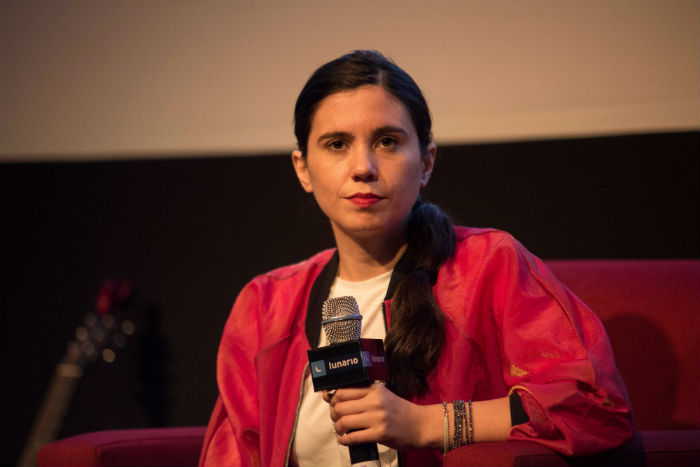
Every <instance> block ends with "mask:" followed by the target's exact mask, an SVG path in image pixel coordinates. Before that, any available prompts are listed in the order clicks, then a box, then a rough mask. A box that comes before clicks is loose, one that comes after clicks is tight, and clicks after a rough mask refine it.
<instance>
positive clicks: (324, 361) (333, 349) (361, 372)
mask: <svg viewBox="0 0 700 467" xmlns="http://www.w3.org/2000/svg"><path fill="white" fill-rule="evenodd" d="M307 354H308V356H309V366H310V369H311V379H312V381H313V384H314V391H317V392H318V391H322V390H324V389H337V388H341V387H348V386H364V385H367V384H371V383H373V382H374V381H386V380H388V379H389V371H388V368H387V364H386V354H385V353H384V344H383V343H382V340H381V339H357V340H352V341H346V342H341V343H338V344H331V345H329V346H326V347H320V348H318V349H312V350H308V351H307Z"/></svg>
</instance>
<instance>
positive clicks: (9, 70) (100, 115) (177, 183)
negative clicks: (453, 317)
mask: <svg viewBox="0 0 700 467" xmlns="http://www.w3.org/2000/svg"><path fill="white" fill-rule="evenodd" d="M699 18H700V6H699V4H698V2H697V1H685V0H669V1H663V2H662V1H642V0H639V1H635V0H630V1H619V2H610V1H607V0H605V1H596V0H593V1H589V2H585V4H583V3H581V2H575V1H568V0H540V1H505V2H489V1H447V0H433V1H431V2H424V1H412V0H403V1H399V0H387V1H384V2H372V1H353V2H348V1H316V0H267V1H253V0H246V1H243V0H238V1H230V2H223V1H222V2H215V1H196V2H195V1H184V0H121V1H117V0H108V1H102V2H93V1H88V0H73V1H53V0H52V1H48V0H47V1H13V0H5V1H3V2H2V3H0V225H1V227H0V242H1V245H2V248H1V249H0V255H1V256H0V274H1V275H2V276H1V277H0V309H1V310H2V318H3V322H4V324H5V326H4V329H5V332H4V334H5V336H4V337H3V339H2V342H3V351H2V359H3V368H4V369H7V370H8V371H9V376H8V377H7V378H6V382H7V385H8V386H9V391H6V392H7V393H8V394H9V397H5V398H4V399H3V402H2V403H3V406H4V407H3V414H6V415H5V416H4V418H5V420H6V422H5V423H6V426H8V427H9V428H10V430H9V433H8V434H7V435H6V437H5V438H4V441H3V443H4V445H3V447H4V449H3V450H2V454H0V455H1V456H2V458H0V464H2V465H10V464H15V463H16V460H17V457H18V456H19V453H20V451H21V449H22V445H23V444H24V442H25V440H26V437H27V436H28V433H29V431H30V427H31V425H32V423H33V420H34V418H35V416H36V414H37V413H38V411H39V407H40V404H41V401H42V398H43V397H44V395H45V393H46V391H47V389H48V388H49V386H50V381H51V378H52V374H53V373H54V369H55V367H56V365H57V364H58V363H59V362H60V361H61V360H62V358H63V357H64V354H65V352H66V348H67V345H68V343H69V342H70V341H71V340H72V339H74V338H75V336H76V328H77V327H79V326H81V324H82V323H83V319H84V318H83V317H84V316H85V314H86V313H89V312H92V311H93V310H94V309H95V298H96V296H97V294H98V291H99V290H100V288H101V286H102V284H103V282H104V280H105V279H107V278H115V279H119V280H128V281H129V282H130V283H131V284H132V286H133V289H134V296H133V302H130V303H131V304H132V305H133V306H131V305H130V308H129V313H130V315H129V319H130V320H132V321H133V322H134V324H135V326H136V332H135V333H134V334H133V335H132V336H130V338H129V339H128V340H127V342H126V343H125V345H124V346H123V348H122V349H120V350H118V351H117V352H116V356H115V358H114V359H113V360H112V361H105V359H104V358H99V359H97V360H96V361H94V362H92V363H91V364H89V365H86V367H85V372H84V375H83V377H82V378H81V379H80V381H79V383H78V385H77V387H76V390H75V391H74V393H72V394H71V395H70V398H69V407H68V411H67V414H66V416H65V417H63V420H62V422H61V424H60V432H59V436H61V437H63V436H69V435H72V434H77V433H81V432H85V431H90V430H96V429H110V428H127V427H145V426H172V425H178V426H181V425H204V424H206V423H207V420H208V417H209V414H210V411H211V409H212V407H213V404H214V401H215V398H216V394H217V392H216V391H217V390H216V380H215V364H216V361H215V359H216V350H217V345H218V340H219V337H220V335H221V331H222V328H223V324H224V322H225V319H226V317H227V315H228V312H229V310H230V307H231V305H232V303H233V301H234V299H235V297H236V294H237V292H238V291H239V290H240V288H241V287H242V286H243V285H244V284H245V283H246V282H247V281H248V280H250V278H252V277H253V276H254V275H255V274H259V273H262V272H265V271H267V270H269V269H271V268H274V267H277V266H280V265H283V264H288V263H291V262H296V261H299V260H302V259H304V258H306V257H308V256H309V255H311V254H312V253H314V252H316V251H318V250H320V249H323V248H327V247H330V246H332V238H331V235H330V229H329V228H328V226H327V222H326V221H325V220H324V218H323V217H322V216H321V214H320V212H319V210H318V209H317V208H316V206H315V204H314V202H313V199H312V198H310V197H309V196H308V195H306V194H305V193H304V192H303V191H302V190H301V188H300V187H299V186H298V182H297V181H296V179H295V177H294V174H293V171H292V168H291V163H290V157H289V154H290V152H291V150H292V149H294V146H295V141H294V138H293V132H292V111H293V106H294V102H295V100H296V96H297V94H298V92H299V90H300V89H301V87H302V86H303V84H304V82H305V81H306V79H307V78H308V77H309V75H310V74H311V73H312V72H313V70H314V69H316V68H317V67H318V66H319V65H321V64H323V63H325V62H326V61H328V60H330V59H332V58H335V57H337V56H339V55H341V54H343V53H346V52H349V51H351V50H353V49H358V48H373V49H378V50H380V51H382V52H383V53H384V54H386V55H388V56H390V57H392V58H393V59H394V60H395V61H396V62H397V63H398V64H399V65H400V66H401V67H403V68H404V69H405V70H406V71H407V72H408V73H409V74H411V75H412V76H413V77H414V79H415V80H416V81H417V82H418V83H419V85H420V86H421V87H422V89H423V91H424V93H425V96H426V98H427V100H428V103H429V105H430V107H431V110H432V113H433V119H434V136H435V139H436V141H437V143H438V158H437V164H436V171H435V174H434V177H433V179H432V181H431V184H430V185H429V186H428V189H427V190H426V193H425V197H426V198H427V199H429V200H431V201H434V202H436V203H438V204H440V205H441V206H443V207H444V208H445V210H446V211H447V212H448V213H450V214H451V215H452V216H453V218H454V219H455V221H456V222H457V223H460V224H465V225H473V226H484V227H486V226H489V227H496V228H501V229H505V230H508V231H510V232H511V233H513V234H514V235H515V236H516V237H517V238H518V239H520V240H521V241H522V242H523V243H524V244H525V245H526V246H527V247H528V248H529V249H530V250H531V251H533V252H534V253H535V254H536V255H538V256H540V257H542V258H545V259H550V258H698V257H699V256H700V241H699V239H700V231H699V228H698V225H699V222H698V219H699V216H698V213H699V212H700V211H699V206H698V200H699V199H700V196H699V195H700V190H699V183H698V181H699V177H700V168H699V163H698V160H699V157H698V154H699V149H700V133H699V130H700V110H699V109H700V104H699V103H700V90H699V87H700V84H699V83H700V22H699Z"/></svg>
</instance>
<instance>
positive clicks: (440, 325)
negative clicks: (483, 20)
mask: <svg viewBox="0 0 700 467" xmlns="http://www.w3.org/2000/svg"><path fill="white" fill-rule="evenodd" d="M295 134H296V137H297V142H298V150H296V151H294V153H293V154H292V161H293V164H294V169H295V171H296V174H297V176H298V178H299V181H300V183H301V185H302V187H303V189H304V190H306V191H307V192H309V193H313V195H314V197H315V198H316V201H317V202H318V204H319V206H320V207H321V209H322V210H323V212H324V213H325V215H326V216H327V217H328V219H329V220H330V224H331V228H332V230H333V234H334V237H335V242H336V247H337V248H336V249H335V250H330V251H324V252H321V253H319V254H317V255H316V256H314V257H312V258H310V259H308V260H306V261H304V262H302V263H299V264H295V265H292V266H287V267H283V268H281V269H278V270H275V271H272V272H270V273H267V274H264V275H262V276H259V277H257V278H255V279H253V281H251V282H250V283H249V284H248V285H247V286H246V287H245V288H244V289H243V290H242V291H241V293H240V295H239V296H238V298H237V300H236V302H235V304H234V307H233V310H232V312H231V315H230V318H229V320H228V322H227V324H226V328H225V330H224V335H223V338H222V341H221V347H220V351H219V356H218V372H217V373H218V378H217V379H218V384H219V390H220V396H219V399H218V401H217V404H216V407H215V409H214V412H213V414H212V418H211V421H210V424H209V428H208V431H207V436H206V439H205V443H204V448H203V451H202V458H201V463H202V464H204V465H216V464H220V465H281V464H284V465H289V464H296V465H300V466H304V465H349V458H348V455H347V448H346V446H349V445H352V444H357V443H364V442H376V443H380V457H381V461H382V465H399V461H400V463H401V464H402V465H431V464H432V465H439V463H440V455H441V453H442V452H445V451H447V450H449V449H452V448H455V447H457V446H460V445H462V444H469V443H472V442H474V443H478V442H485V441H501V440H506V439H512V440H532V441H535V442H539V443H542V444H544V445H546V446H549V447H551V448H553V449H556V450H558V451H560V452H562V453H564V454H567V455H580V454H590V453H593V452H597V451H601V450H605V449H610V448H613V447H616V446H619V445H621V444H623V443H624V442H626V441H627V440H628V439H629V438H630V437H631V435H632V432H633V423H632V415H631V411H630V406H629V401H628V397H627V393H626V390H625V387H624V384H623V382H622V380H621V378H620V376H619V374H618V373H617V370H616V368H615V364H614V361H613V357H612V352H611V349H610V345H609V342H608V340H607V337H606V335H605V331H604V329H603V327H602V325H601V324H600V322H599V321H598V320H597V318H596V317H595V315H594V314H593V313H592V312H591V311H590V310H588V309H587V308H586V306H585V305H584V304H583V303H581V302H580V300H579V299H578V298H577V297H575V296H574V295H573V294H572V293H571V292H570V291H569V290H567V289H566V288H565V287H563V286H562V285H561V284H560V283H558V282H557V280H556V279H555V278H554V277H553V276H552V274H551V273H550V272H549V270H548V269H547V268H546V267H545V266H544V265H543V263H542V262H541V261H540V260H538V259H537V258H535V257H534V256H533V255H531V254H530V253H529V252H528V251H527V250H525V248H523V247H522V246H521V245H520V244H519V243H518V242H517V241H515V240H514V239H513V238H512V237H511V236H509V235H508V234H506V233H503V232H500V231H496V230H492V229H473V228H464V227H453V226H452V224H451V222H450V221H449V219H448V218H447V217H446V216H445V215H444V214H442V213H441V212H440V211H439V209H437V208H436V207H435V206H433V205H431V204H429V203H425V202H422V201H421V200H420V198H419V193H420V189H421V188H423V187H424V186H425V185H426V184H427V183H428V181H429V179H430V175H431V173H432V170H433V167H434V162H435V154H436V146H435V144H434V143H433V142H432V140H431V119H430V114H429V111H428V107H427V104H426V102H425V100H424V98H423V96H422V94H421V91H420V89H419V88H418V86H417V85H416V84H415V82H414V81H413V80H412V79H411V78H410V76H409V75H408V74H406V73H405V72H404V71H403V70H401V69H400V68H399V67H398V66H396V65H395V64H394V63H393V62H391V61H389V60H387V59H386V58H384V57H383V56H382V55H381V54H379V53H377V52H373V51H356V52H354V53H351V54H348V55H345V56H343V57H340V58H338V59H336V60H333V61H331V62H329V63H327V64H326V65H324V66H322V67H321V68H319V69H318V70H317V71H316V72H315V73H314V74H313V75H312V76H311V78H310V79H309V81H308V82H307V83H306V86H305V87H304V89H303V90H302V91H301V93H300V95H299V98H298V100H297V104H296V108H295ZM343 295H352V296H355V297H356V298H357V299H358V302H359V307H360V310H361V313H362V315H363V325H362V336H363V337H374V338H382V339H384V340H385V348H386V351H387V359H388V362H389V368H390V378H389V381H388V382H387V384H386V386H385V385H383V384H373V385H371V386H369V387H367V388H345V389H339V390H338V391H337V392H335V394H334V395H332V396H331V395H329V394H328V393H314V392H313V387H312V385H311V382H310V374H309V370H308V360H307V357H306V350H308V349H309V348H315V347H318V346H322V345H325V344H326V342H325V336H323V335H322V332H321V325H320V320H321V318H320V308H321V304H322V303H323V301H324V300H326V299H327V298H329V297H337V296H343ZM462 401H465V402H462Z"/></svg>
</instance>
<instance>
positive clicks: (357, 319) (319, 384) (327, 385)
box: [307, 297, 389, 467]
mask: <svg viewBox="0 0 700 467" xmlns="http://www.w3.org/2000/svg"><path fill="white" fill-rule="evenodd" d="M321 313H322V314H321V317H322V321H321V324H322V326H323V331H324V332H325V334H326V337H327V338H328V342H329V345H328V346H326V347H321V348H318V349H312V350H309V351H307V354H308V356H309V365H310V366H311V377H312V381H313V384H314V391H322V390H324V389H338V388H342V387H351V386H355V387H357V386H368V385H370V384H372V383H373V382H374V381H377V380H379V381H386V380H387V379H388V378H389V372H388V369H387V365H386V355H385V353H384V343H383V342H382V340H381V339H361V338H360V334H361V326H362V323H361V321H362V315H361V314H360V310H359V308H358V306H357V301H356V300H355V298H354V297H336V298H329V299H327V300H326V301H325V302H324V303H323V308H322V312H321ZM349 449H350V463H351V464H352V466H353V467H361V466H366V467H375V466H376V467H380V462H379V451H378V450H377V443H363V444H355V445H352V446H350V447H349Z"/></svg>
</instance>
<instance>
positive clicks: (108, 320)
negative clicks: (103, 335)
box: [102, 315, 114, 329]
mask: <svg viewBox="0 0 700 467" xmlns="http://www.w3.org/2000/svg"><path fill="white" fill-rule="evenodd" d="M102 326H104V327H105V328H106V329H110V328H111V327H112V326H114V316H112V315H102Z"/></svg>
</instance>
